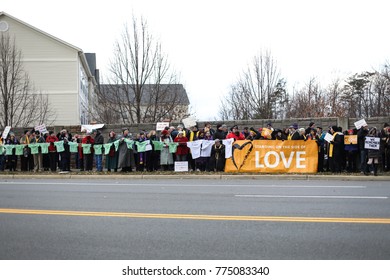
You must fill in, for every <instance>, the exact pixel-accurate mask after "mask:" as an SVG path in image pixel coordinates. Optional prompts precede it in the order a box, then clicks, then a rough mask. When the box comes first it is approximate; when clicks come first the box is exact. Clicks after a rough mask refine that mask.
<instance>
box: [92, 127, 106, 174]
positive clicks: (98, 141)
mask: <svg viewBox="0 0 390 280" xmlns="http://www.w3.org/2000/svg"><path fill="white" fill-rule="evenodd" d="M93 132H94V133H95V138H94V140H95V141H94V145H103V144H104V137H103V135H102V133H101V132H100V130H95V131H93ZM95 164H96V170H97V171H98V172H101V171H103V155H102V154H100V155H97V154H95Z"/></svg>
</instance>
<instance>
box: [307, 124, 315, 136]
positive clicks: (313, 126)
mask: <svg viewBox="0 0 390 280" xmlns="http://www.w3.org/2000/svg"><path fill="white" fill-rule="evenodd" d="M315 125H316V124H315V123H314V122H310V123H309V126H308V127H307V128H306V130H305V133H306V135H307V134H310V130H311V129H312V128H315Z"/></svg>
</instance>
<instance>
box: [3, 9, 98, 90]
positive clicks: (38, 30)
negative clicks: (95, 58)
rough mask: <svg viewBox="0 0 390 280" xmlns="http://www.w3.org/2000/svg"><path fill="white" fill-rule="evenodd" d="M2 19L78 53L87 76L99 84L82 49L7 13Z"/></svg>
mask: <svg viewBox="0 0 390 280" xmlns="http://www.w3.org/2000/svg"><path fill="white" fill-rule="evenodd" d="M1 17H8V18H10V19H12V20H14V21H16V22H19V23H20V24H22V25H24V26H26V27H28V28H30V29H32V30H34V31H36V32H38V33H40V34H42V35H44V36H46V37H49V38H50V39H52V40H55V41H57V42H59V43H61V44H63V45H64V46H66V47H69V48H71V49H74V50H75V51H76V52H77V53H78V55H79V57H80V59H81V62H82V64H83V65H84V68H85V69H86V72H87V76H88V77H91V78H92V80H93V83H94V84H95V85H96V84H97V82H96V80H95V77H94V75H93V74H92V73H91V70H90V69H89V65H88V62H87V59H86V57H85V54H84V52H83V50H82V49H80V48H78V47H76V46H74V45H72V44H69V43H68V42H65V41H63V40H61V39H59V38H57V37H55V36H53V35H51V34H49V33H47V32H45V31H42V30H41V29H38V28H36V27H34V26H32V25H30V24H28V23H26V22H24V21H22V20H20V19H18V18H16V17H13V16H11V15H9V14H7V13H5V12H0V18H1Z"/></svg>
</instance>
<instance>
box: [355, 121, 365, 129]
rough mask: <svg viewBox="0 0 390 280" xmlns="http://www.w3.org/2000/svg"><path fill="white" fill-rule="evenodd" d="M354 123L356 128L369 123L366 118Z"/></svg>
mask: <svg viewBox="0 0 390 280" xmlns="http://www.w3.org/2000/svg"><path fill="white" fill-rule="evenodd" d="M354 124H355V127H356V129H360V128H361V127H363V126H366V125H367V123H366V121H365V120H364V119H362V120H360V121H357V122H355V123H354Z"/></svg>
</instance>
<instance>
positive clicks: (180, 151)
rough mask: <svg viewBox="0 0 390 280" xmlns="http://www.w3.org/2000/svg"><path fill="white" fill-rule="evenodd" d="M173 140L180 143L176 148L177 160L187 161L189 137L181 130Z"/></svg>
mask: <svg viewBox="0 0 390 280" xmlns="http://www.w3.org/2000/svg"><path fill="white" fill-rule="evenodd" d="M173 142H176V143H179V145H178V146H177V150H176V161H186V160H187V155H188V153H189V149H188V147H187V142H188V138H187V137H185V136H184V132H183V131H179V132H178V134H177V136H176V138H175V140H173Z"/></svg>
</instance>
